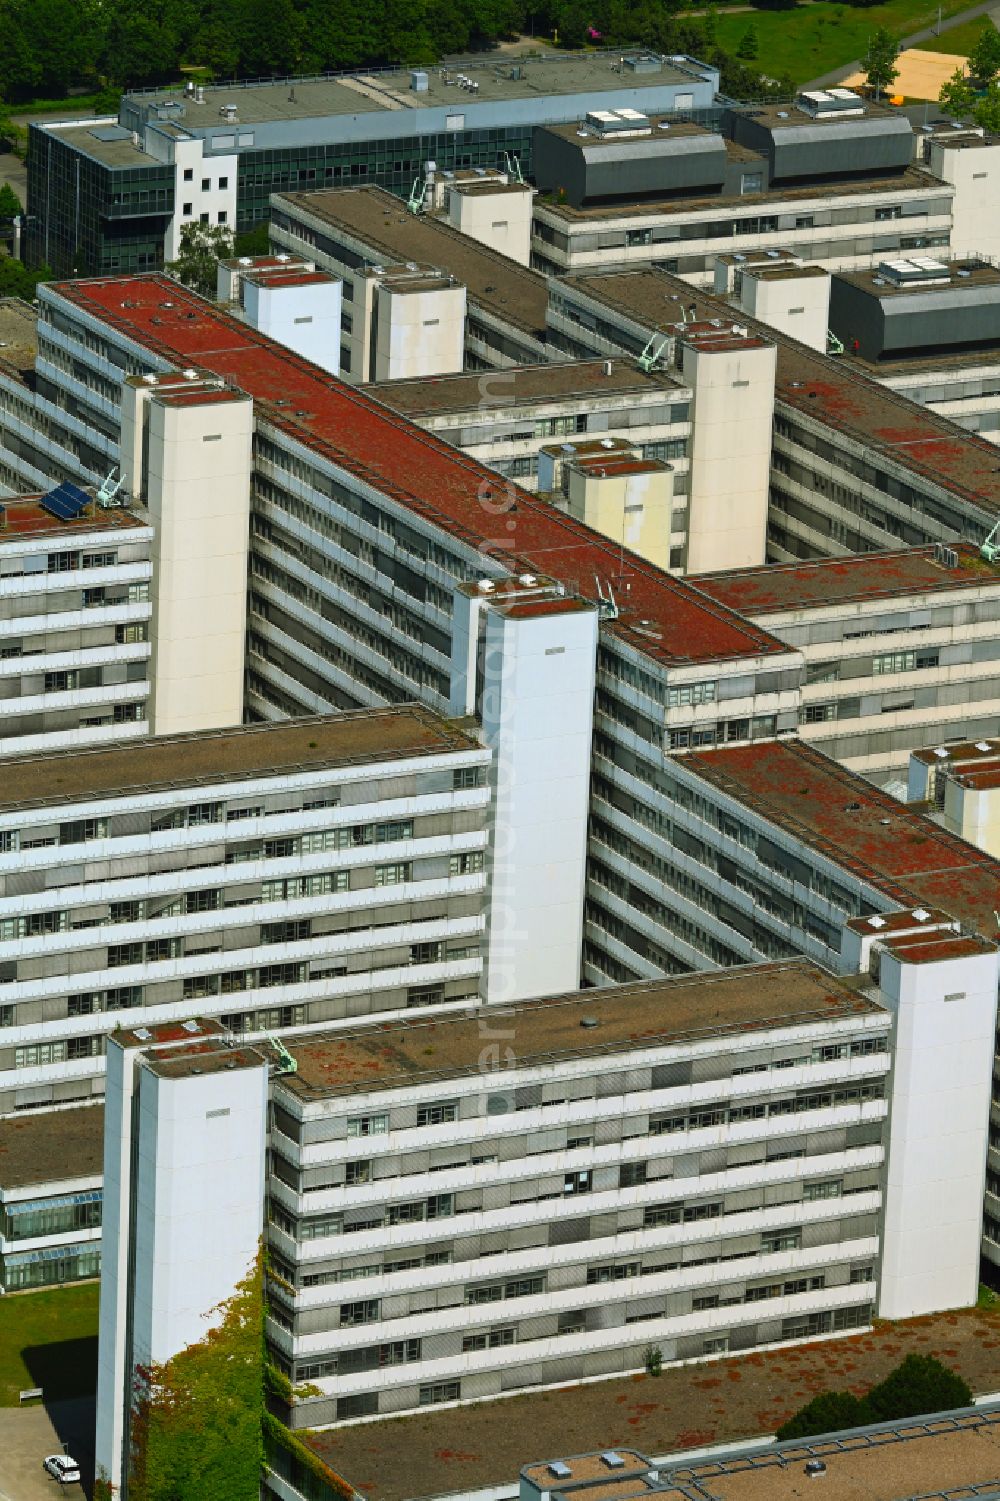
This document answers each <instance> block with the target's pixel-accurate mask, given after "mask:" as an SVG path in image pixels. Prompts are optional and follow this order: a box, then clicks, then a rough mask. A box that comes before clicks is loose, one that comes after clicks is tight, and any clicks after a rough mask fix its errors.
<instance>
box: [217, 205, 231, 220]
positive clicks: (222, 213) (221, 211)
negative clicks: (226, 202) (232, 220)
mask: <svg viewBox="0 0 1000 1501" xmlns="http://www.w3.org/2000/svg"><path fill="white" fill-rule="evenodd" d="M216 218H217V219H218V221H219V223H220V224H225V222H226V220H227V219H228V218H229V215H228V214H227V213H226V210H225V209H224V208H220V209H219V212H218V213H217V214H216Z"/></svg>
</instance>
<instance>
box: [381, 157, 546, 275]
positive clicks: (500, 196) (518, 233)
mask: <svg viewBox="0 0 1000 1501" xmlns="http://www.w3.org/2000/svg"><path fill="white" fill-rule="evenodd" d="M533 199H534V190H533V189H532V188H531V187H530V186H529V185H528V183H526V182H523V181H521V180H520V179H518V178H516V177H512V176H511V174H510V173H509V172H500V171H497V170H494V171H492V172H491V171H490V170H489V169H488V168H487V167H474V168H465V170H460V171H457V172H454V171H453V172H447V171H446V172H439V171H438V170H437V164H436V163H433V162H428V163H427V166H426V169H425V174H424V184H423V189H422V190H420V189H417V188H416V187H415V188H414V193H413V195H412V196H411V199H410V202H411V204H413V205H414V207H415V208H416V211H417V212H419V213H424V214H427V213H430V214H433V215H434V216H435V217H437V218H442V219H446V220H447V222H448V223H449V224H452V225H454V227H455V228H456V229H458V230H460V231H461V232H462V234H464V235H468V236H469V237H470V238H471V239H473V240H478V241H479V242H480V244H483V245H489V246H490V247H491V248H492V249H493V250H498V251H499V252H500V254H501V255H506V256H508V257H509V258H510V259H511V260H512V261H517V262H518V264H519V265H521V266H527V265H528V264H529V263H530V261H531V210H532V203H533Z"/></svg>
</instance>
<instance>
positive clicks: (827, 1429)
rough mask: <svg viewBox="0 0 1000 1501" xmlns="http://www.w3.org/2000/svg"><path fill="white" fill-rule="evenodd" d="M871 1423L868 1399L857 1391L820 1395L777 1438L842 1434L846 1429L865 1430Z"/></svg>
mask: <svg viewBox="0 0 1000 1501" xmlns="http://www.w3.org/2000/svg"><path fill="white" fill-rule="evenodd" d="M869 1421H870V1419H869V1417H868V1409H867V1407H866V1405H865V1402H864V1399H863V1398H861V1397H856V1396H855V1395H854V1394H853V1392H820V1394H819V1396H818V1397H813V1399H812V1401H811V1402H807V1403H806V1405H805V1407H801V1408H800V1409H799V1411H798V1412H797V1413H795V1414H794V1416H793V1417H790V1418H789V1419H788V1422H787V1423H785V1424H783V1425H782V1427H780V1428H779V1429H778V1433H777V1436H778V1438H779V1439H788V1438H808V1437H809V1436H810V1435H811V1434H814V1433H839V1432H840V1430H841V1429H843V1428H861V1427H863V1425H864V1424H865V1423H867V1422H869Z"/></svg>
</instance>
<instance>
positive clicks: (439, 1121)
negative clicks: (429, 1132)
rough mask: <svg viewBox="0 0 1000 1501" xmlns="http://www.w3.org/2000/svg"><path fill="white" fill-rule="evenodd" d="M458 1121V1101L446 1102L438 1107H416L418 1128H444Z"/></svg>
mask: <svg viewBox="0 0 1000 1501" xmlns="http://www.w3.org/2000/svg"><path fill="white" fill-rule="evenodd" d="M457 1120H458V1101H457V1100H447V1101H445V1102H444V1103H442V1104H440V1105H418V1107H417V1125H418V1126H444V1125H446V1124H447V1123H448V1122H449V1121H457Z"/></svg>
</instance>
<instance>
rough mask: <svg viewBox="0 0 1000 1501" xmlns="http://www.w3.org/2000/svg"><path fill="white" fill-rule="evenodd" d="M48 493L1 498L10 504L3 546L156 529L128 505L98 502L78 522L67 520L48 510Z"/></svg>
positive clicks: (0, 528)
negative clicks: (46, 496) (44, 503)
mask: <svg viewBox="0 0 1000 1501" xmlns="http://www.w3.org/2000/svg"><path fill="white" fill-rule="evenodd" d="M53 488H55V487H53ZM47 493H48V492H47V491H43V492H42V493H41V494H40V495H10V496H7V497H6V498H4V499H3V500H2V501H0V504H2V505H3V506H5V507H6V520H5V523H4V524H3V525H0V547H3V544H4V543H5V542H25V541H27V540H28V539H29V538H31V537H40V538H42V539H43V540H44V541H46V542H51V541H53V540H54V539H55V538H57V537H59V538H62V537H73V536H76V535H79V536H81V537H84V536H88V535H91V534H92V533H94V532H130V531H149V532H152V522H150V521H149V520H148V519H147V518H146V517H144V516H142V515H141V514H140V513H139V512H137V511H129V510H126V508H125V507H124V506H108V507H104V506H99V505H96V504H94V505H91V506H90V507H89V508H88V509H87V511H86V512H84V514H83V515H82V516H78V517H77V518H76V519H75V520H74V521H66V520H64V519H63V518H62V517H60V516H54V515H53V514H52V512H51V511H47V510H45V508H44V506H43V505H42V500H43V499H44V498H45V495H46V494H47ZM87 493H88V494H90V495H92V494H93V491H92V489H88V491H87Z"/></svg>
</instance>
